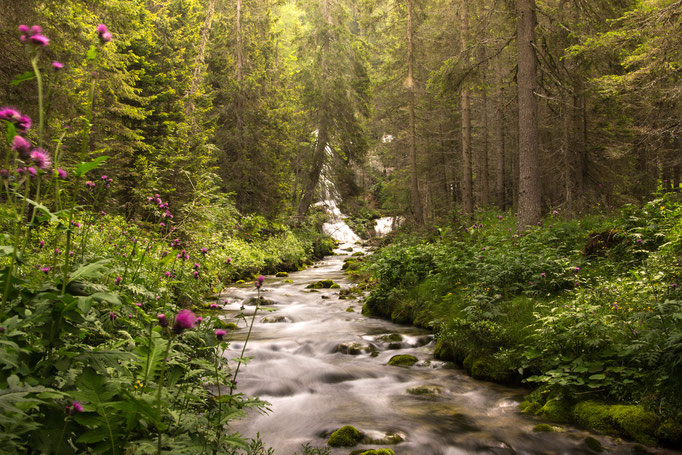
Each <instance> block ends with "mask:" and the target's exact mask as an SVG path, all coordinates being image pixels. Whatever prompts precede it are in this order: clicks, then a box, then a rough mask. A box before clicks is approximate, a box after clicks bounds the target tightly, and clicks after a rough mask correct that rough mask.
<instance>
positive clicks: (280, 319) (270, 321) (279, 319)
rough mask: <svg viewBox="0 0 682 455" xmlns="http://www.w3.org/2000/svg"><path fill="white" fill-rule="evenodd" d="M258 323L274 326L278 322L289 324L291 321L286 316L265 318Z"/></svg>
mask: <svg viewBox="0 0 682 455" xmlns="http://www.w3.org/2000/svg"><path fill="white" fill-rule="evenodd" d="M260 322H263V323H265V324H276V323H279V322H291V320H290V319H289V318H288V317H286V316H265V317H264V318H262V319H261V320H260Z"/></svg>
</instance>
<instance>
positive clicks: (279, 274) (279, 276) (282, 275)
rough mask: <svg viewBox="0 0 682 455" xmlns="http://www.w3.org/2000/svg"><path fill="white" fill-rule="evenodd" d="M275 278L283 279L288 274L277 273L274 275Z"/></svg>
mask: <svg viewBox="0 0 682 455" xmlns="http://www.w3.org/2000/svg"><path fill="white" fill-rule="evenodd" d="M275 276H276V277H277V278H284V277H287V276H289V274H288V273H287V272H277V273H275Z"/></svg>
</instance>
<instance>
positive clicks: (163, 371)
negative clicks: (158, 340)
mask: <svg viewBox="0 0 682 455" xmlns="http://www.w3.org/2000/svg"><path fill="white" fill-rule="evenodd" d="M172 343H173V336H172V335H171V336H170V337H169V338H168V345H167V346H166V354H165V355H164V356H163V366H162V367H161V374H160V376H159V386H158V388H157V390H156V414H157V422H156V429H157V431H158V433H159V437H158V440H157V443H156V450H157V453H158V454H159V455H161V435H162V434H163V432H162V431H161V420H162V419H161V391H162V390H163V381H164V378H165V376H166V367H167V366H168V361H167V360H166V359H168V353H169V352H170V347H171V344H172Z"/></svg>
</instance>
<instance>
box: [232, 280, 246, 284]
mask: <svg viewBox="0 0 682 455" xmlns="http://www.w3.org/2000/svg"><path fill="white" fill-rule="evenodd" d="M244 283H246V281H244V280H237V281H236V282H235V283H234V284H244Z"/></svg>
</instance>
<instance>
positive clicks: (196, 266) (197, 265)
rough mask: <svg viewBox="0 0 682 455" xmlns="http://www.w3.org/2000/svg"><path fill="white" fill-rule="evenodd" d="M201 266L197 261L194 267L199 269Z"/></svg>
mask: <svg viewBox="0 0 682 455" xmlns="http://www.w3.org/2000/svg"><path fill="white" fill-rule="evenodd" d="M200 267H201V266H200V265H199V264H197V263H196V262H195V263H194V268H195V269H197V270H199V268H200Z"/></svg>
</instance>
